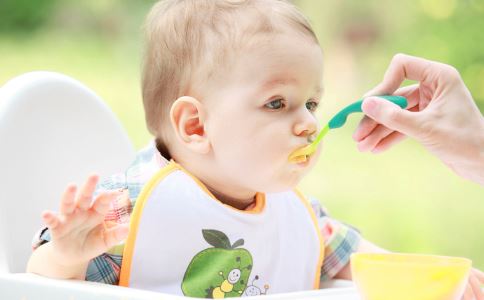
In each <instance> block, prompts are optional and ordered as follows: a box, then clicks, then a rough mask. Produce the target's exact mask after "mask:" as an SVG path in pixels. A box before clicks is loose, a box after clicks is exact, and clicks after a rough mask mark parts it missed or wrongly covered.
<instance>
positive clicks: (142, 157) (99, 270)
mask: <svg viewBox="0 0 484 300" xmlns="http://www.w3.org/2000/svg"><path fill="white" fill-rule="evenodd" d="M167 163H168V161H167V160H166V159H164V158H163V157H162V156H161V155H160V154H159V152H158V151H157V150H156V147H155V145H154V143H150V145H148V146H147V147H146V148H144V149H142V150H141V151H140V152H139V153H138V155H137V156H136V159H135V161H134V162H133V163H132V164H131V166H130V167H129V168H128V169H127V170H126V172H125V173H124V174H116V175H113V176H110V177H108V178H107V179H106V180H104V181H102V182H101V183H100V184H99V185H98V187H97V189H96V192H95V194H99V193H100V192H101V191H106V190H115V189H122V190H123V191H124V193H123V196H121V197H120V198H118V199H117V200H115V201H113V202H112V203H111V204H110V205H111V208H110V211H109V213H108V214H107V215H106V218H105V224H106V225H107V226H108V227H109V226H112V225H113V224H119V223H128V222H129V218H130V215H131V212H132V209H133V207H134V205H135V203H136V198H137V197H138V194H139V193H140V192H141V189H142V188H143V186H144V184H145V183H146V182H148V180H149V179H150V178H151V177H152V176H153V175H154V174H155V173H156V172H157V171H158V170H159V169H160V168H162V167H163V166H164V165H166V164H167ZM310 199H311V205H312V208H313V210H314V212H315V214H316V217H317V219H318V223H319V228H320V230H321V234H322V235H323V237H324V244H325V252H324V261H323V267H322V271H321V281H326V280H329V279H331V278H333V277H334V276H335V275H336V274H337V273H338V272H339V271H340V270H341V269H342V268H343V267H344V266H345V265H346V264H348V262H349V260H350V255H351V253H353V252H355V251H356V249H357V247H358V244H359V242H360V240H361V236H360V234H359V233H358V232H357V231H356V230H355V229H354V228H352V227H351V226H348V225H345V224H343V223H341V222H339V221H336V220H334V219H332V218H330V217H329V215H328V213H327V211H326V210H325V209H324V208H323V207H322V206H321V204H320V203H319V201H317V200H316V199H312V198H310ZM48 241H50V234H49V230H48V228H43V229H42V230H40V231H39V233H38V234H36V236H35V237H34V240H33V249H36V248H37V247H39V246H40V245H42V244H44V243H47V242H48ZM123 249H124V244H119V245H117V246H115V247H113V248H111V249H110V250H109V251H108V252H106V253H103V254H101V255H100V256H98V257H96V258H94V259H92V260H91V261H90V263H89V265H88V268H87V273H86V280H87V281H96V282H103V283H108V284H118V281H119V273H120V269H121V261H122V259H123Z"/></svg>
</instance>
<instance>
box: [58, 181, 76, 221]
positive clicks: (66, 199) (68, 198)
mask: <svg viewBox="0 0 484 300" xmlns="http://www.w3.org/2000/svg"><path fill="white" fill-rule="evenodd" d="M76 191H77V187H76V185H75V184H69V186H67V189H66V190H65V191H64V194H63V195H62V198H61V204H60V213H61V214H64V215H68V214H71V213H72V212H73V211H74V209H76V202H75V197H76Z"/></svg>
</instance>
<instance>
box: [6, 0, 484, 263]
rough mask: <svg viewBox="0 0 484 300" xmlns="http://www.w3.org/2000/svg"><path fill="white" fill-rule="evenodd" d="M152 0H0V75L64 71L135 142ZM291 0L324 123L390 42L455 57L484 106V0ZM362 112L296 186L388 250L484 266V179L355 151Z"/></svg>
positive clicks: (380, 60) (141, 129) (374, 79)
mask: <svg viewBox="0 0 484 300" xmlns="http://www.w3.org/2000/svg"><path fill="white" fill-rule="evenodd" d="M153 2H154V1H152V0H137V1H128V0H85V1H71V0H64V1H61V0H43V1H32V0H1V1H0V85H2V84H4V83H5V82H6V81H7V80H8V79H10V78H12V77H14V76H16V75H19V74H21V73H24V72H28V71H33V70H51V71H57V72H61V73H65V74H67V75H70V76H72V77H74V78H76V79H78V80H80V81H82V82H83V83H85V84H86V85H87V86H89V87H91V88H92V89H93V90H94V91H96V92H97V93H98V94H99V95H100V96H101V97H102V98H103V99H104V100H105V101H106V102H107V104H108V105H109V106H110V107H111V108H112V110H113V111H114V112H115V113H116V115H117V116H118V117H119V119H120V120H121V122H122V123H123V125H124V127H125V128H126V130H127V132H128V134H129V136H130V137H131V140H132V141H133V143H134V145H135V146H136V148H140V147H142V146H143V145H145V144H146V143H147V142H148V141H149V140H150V136H149V134H148V133H147V131H146V129H145V124H144V118H143V109H142V105H141V97H140V57H141V49H142V29H141V27H142V22H143V19H144V16H145V15H146V13H147V12H148V10H149V8H150V6H151V5H152V4H153ZM294 3H295V4H296V5H297V6H299V7H300V8H301V10H302V11H303V12H304V13H305V14H306V15H307V16H308V17H309V19H310V20H311V22H312V24H313V26H314V29H315V31H316V32H317V34H318V36H319V38H320V42H321V45H322V47H323V49H324V53H325V89H326V92H325V96H324V98H323V105H322V107H321V108H320V110H319V112H318V114H319V117H320V118H321V120H322V121H327V120H328V119H329V118H330V117H331V116H332V115H333V114H334V113H335V112H337V111H338V110H339V109H340V108H341V107H343V106H344V105H346V104H348V103H350V102H352V101H353V100H356V99H358V98H359V97H360V96H361V95H362V94H364V93H365V92H366V91H367V90H369V89H370V88H372V87H373V86H374V85H376V84H377V83H378V82H379V81H380V80H381V78H382V75H383V73H384V71H385V69H386V67H387V65H388V63H389V62H390V60H391V58H392V56H393V55H394V54H395V53H398V52H403V53H407V54H412V55H416V56H422V57H425V58H428V59H432V60H438V61H441V62H444V63H448V64H451V65H454V66H455V67H456V68H457V69H458V70H459V71H460V72H461V74H462V77H463V78H464V81H465V82H466V84H467V85H468V87H469V89H470V90H471V93H472V94H473V96H474V99H475V100H476V101H477V103H478V105H479V107H480V109H481V111H482V110H483V108H484V35H483V34H482V29H483V28H484V1H482V0H460V1H457V0H412V1H377V0H371V1H370V0H369V1H356V0H353V1H340V0H332V1H318V0H299V1H294ZM358 121H359V117H356V116H353V117H351V118H350V120H349V124H348V125H347V126H345V128H343V129H339V130H338V131H335V132H332V133H331V134H330V135H328V137H327V138H326V140H325V145H324V150H323V153H322V156H321V159H320V160H319V162H318V164H317V166H316V168H315V169H314V170H313V171H312V173H311V174H310V175H308V176H307V177H306V178H305V179H304V181H303V182H302V183H301V187H302V189H303V190H304V191H305V192H306V193H308V194H311V195H314V196H316V197H318V198H319V199H320V200H321V201H322V203H323V204H324V205H325V206H326V207H327V208H328V209H329V210H330V212H331V213H332V215H333V216H334V217H335V218H337V219H340V220H343V221H344V222H347V223H350V224H352V225H354V226H356V227H358V228H359V229H360V230H361V232H362V233H363V234H364V236H366V238H367V239H369V240H370V241H373V242H375V243H376V244H378V245H380V246H382V247H384V248H387V249H389V250H392V251H399V252H418V253H433V254H441V255H455V256H465V257H469V258H471V259H472V260H473V261H474V265H475V266H477V267H478V268H480V269H484V234H483V233H481V230H482V229H484V189H483V188H482V187H480V186H478V185H477V184H474V183H471V182H467V181H465V180H463V179H461V178H459V177H457V176H456V175H454V174H453V173H451V171H449V170H448V169H447V168H445V167H444V166H443V165H442V164H441V163H440V162H439V161H438V160H437V159H436V158H434V157H432V156H430V155H429V154H428V153H427V152H426V151H425V150H424V149H423V148H422V147H421V146H419V145H418V144H416V143H415V142H413V141H410V140H408V141H405V142H403V143H401V144H399V145H397V146H395V147H394V148H393V149H392V150H391V151H388V152H386V153H383V154H379V155H373V154H367V153H359V152H358V150H357V149H356V144H355V143H354V142H353V141H352V139H351V134H352V133H353V130H354V129H355V128H356V125H357V123H358Z"/></svg>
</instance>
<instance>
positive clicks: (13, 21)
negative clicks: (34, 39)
mask: <svg viewBox="0 0 484 300" xmlns="http://www.w3.org/2000/svg"><path fill="white" fill-rule="evenodd" d="M57 2H58V1H57V0H41V1H32V0H1V1H0V32H4V33H10V34H11V33H12V32H14V33H15V32H24V33H25V32H32V31H35V30H37V29H39V28H41V26H43V25H45V23H46V22H47V21H48V20H49V18H50V17H51V16H52V15H53V14H52V12H53V11H54V9H55V8H56V4H57Z"/></svg>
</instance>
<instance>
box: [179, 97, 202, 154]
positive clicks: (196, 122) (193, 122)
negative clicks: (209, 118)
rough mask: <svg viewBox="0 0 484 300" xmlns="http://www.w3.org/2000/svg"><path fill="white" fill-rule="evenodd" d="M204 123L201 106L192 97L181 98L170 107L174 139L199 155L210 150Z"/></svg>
mask: <svg viewBox="0 0 484 300" xmlns="http://www.w3.org/2000/svg"><path fill="white" fill-rule="evenodd" d="M204 121H205V113H204V107H203V104H202V103H200V101H198V100H197V99H195V98H193V97H189V96H182V97H180V98H178V99H176V101H175V102H174V103H173V104H172V105H171V110H170V122H171V126H172V127H173V129H174V132H175V136H176V138H177V139H178V141H179V142H180V143H181V144H182V145H183V146H185V147H187V148H189V149H190V150H192V151H194V152H197V153H200V154H206V153H208V152H209V150H210V142H209V140H208V137H207V134H206V132H205V127H204Z"/></svg>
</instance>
